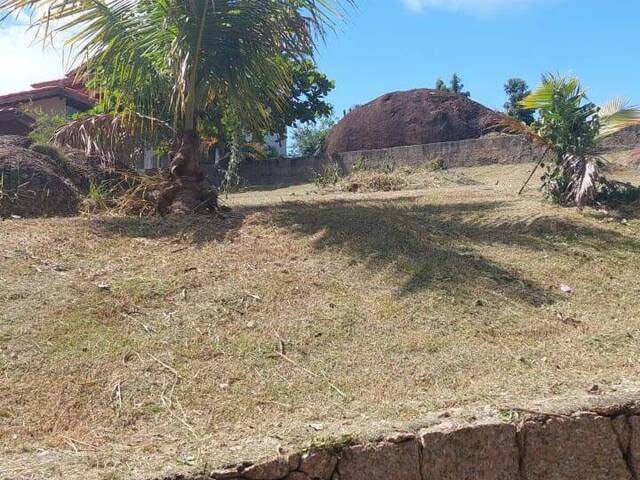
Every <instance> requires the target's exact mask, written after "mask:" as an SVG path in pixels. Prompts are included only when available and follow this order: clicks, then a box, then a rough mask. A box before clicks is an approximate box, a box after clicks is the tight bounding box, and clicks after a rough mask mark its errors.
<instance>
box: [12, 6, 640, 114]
mask: <svg viewBox="0 0 640 480" xmlns="http://www.w3.org/2000/svg"><path fill="white" fill-rule="evenodd" d="M358 4H359V7H358V9H357V10H356V11H352V12H351V14H350V18H349V21H348V22H347V23H346V24H343V25H341V26H340V30H339V32H337V33H336V34H335V35H331V36H330V37H329V39H328V41H327V43H326V44H325V45H323V46H322V47H321V49H320V54H319V57H318V60H319V64H320V68H321V69H322V70H324V71H325V72H326V73H327V74H328V75H329V76H330V77H331V78H333V79H335V80H336V82H337V86H336V90H335V91H334V92H333V93H332V95H331V101H332V102H333V103H334V104H335V107H336V113H337V114H340V113H341V112H342V110H343V109H346V108H349V107H350V106H352V105H354V104H362V103H366V102H367V101H369V100H372V99H373V98H375V97H377V96H379V95H381V94H383V93H386V92H389V91H395V90H404V89H410V88H417V87H432V86H433V85H434V83H435V80H436V78H437V77H439V76H442V77H443V78H445V79H448V78H449V77H450V75H451V73H452V72H454V71H455V72H458V73H459V74H460V75H461V76H462V79H463V81H464V83H465V85H466V87H467V88H468V89H469V90H470V91H471V94H472V98H474V99H475V100H477V101H479V102H481V103H484V104H485V105H487V106H489V107H492V108H499V107H501V106H502V104H503V103H504V93H503V91H502V85H503V84H504V82H505V81H506V80H507V79H508V78H509V77H521V78H524V79H525V80H527V81H528V82H529V84H530V85H534V84H536V83H537V82H538V79H539V77H540V74H541V73H542V72H545V71H549V72H561V73H575V74H576V75H578V76H579V77H580V78H581V79H582V81H583V83H584V85H585V86H586V87H587V88H588V89H589V91H590V93H591V96H592V98H593V99H594V100H595V101H602V100H606V99H608V98H610V97H615V96H620V95H622V96H627V97H629V98H630V99H631V100H632V101H634V102H637V103H639V104H640V83H639V82H638V79H639V78H640V63H639V62H638V61H637V57H638V47H639V46H640V35H639V34H638V28H637V25H638V22H639V20H640V1H639V0H607V1H604V0H359V2H358ZM31 39H32V34H30V33H28V32H26V31H25V26H24V25H23V24H21V23H20V22H18V23H15V22H14V23H12V24H11V25H9V24H5V25H3V26H2V27H0V59H1V60H2V64H3V68H4V71H5V73H4V74H3V75H1V76H0V94H2V93H8V92H11V91H16V90H19V89H24V88H28V86H29V84H30V83H33V82H37V81H42V80H49V79H51V78H55V77H56V76H59V75H61V74H62V73H63V71H64V63H63V59H62V52H61V50H60V49H58V50H57V51H55V50H51V49H48V50H46V51H44V52H43V51H42V47H41V46H29V44H30V41H31Z"/></svg>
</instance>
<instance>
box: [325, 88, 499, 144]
mask: <svg viewBox="0 0 640 480" xmlns="http://www.w3.org/2000/svg"><path fill="white" fill-rule="evenodd" d="M498 117H499V114H497V113H496V112H494V111H492V110H490V109H488V108H486V107H484V106H483V105H481V104H479V103H477V102H474V101H473V100H470V99H469V98H467V97H464V96H461V95H456V94H453V93H448V92H441V91H438V90H429V89H418V90H410V91H406V92H394V93H388V94H386V95H383V96H381V97H379V98H377V99H375V100H373V101H372V102H370V103H368V104H366V105H363V106H362V107H358V108H356V109H354V110H352V111H351V112H349V113H348V114H347V115H346V116H345V117H344V118H343V119H342V120H341V121H340V122H338V124H337V125H336V126H335V127H334V128H333V130H332V131H331V133H330V134H329V137H328V138H327V141H326V143H325V151H326V153H328V154H333V153H341V152H353V151H358V150H377V149H382V148H391V147H399V146H406V145H423V144H427V143H438V142H450V141H456V140H467V139H471V138H478V137H481V136H482V135H485V134H487V133H490V132H493V131H497V130H498V128H497V127H496V120H497V119H498Z"/></svg>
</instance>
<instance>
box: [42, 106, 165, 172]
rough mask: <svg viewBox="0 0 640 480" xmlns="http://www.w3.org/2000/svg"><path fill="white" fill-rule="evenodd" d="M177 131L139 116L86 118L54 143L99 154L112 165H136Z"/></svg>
mask: <svg viewBox="0 0 640 480" xmlns="http://www.w3.org/2000/svg"><path fill="white" fill-rule="evenodd" d="M174 136H175V131H174V130H173V128H172V127H171V126H170V125H169V124H167V123H166V122H163V121H162V120H158V119H156V118H153V117H149V116H146V115H140V114H138V113H122V114H103V115H91V116H87V117H83V118H81V119H79V120H76V121H74V122H71V123H69V124H68V125H65V126H64V127H62V128H61V129H60V130H59V131H58V132H56V134H55V136H54V138H53V140H54V141H55V142H56V143H58V144H60V145H66V146H69V147H72V148H78V149H82V150H84V151H85V153H86V154H87V156H93V155H97V156H99V157H101V158H102V159H103V160H104V162H105V163H108V164H111V165H113V164H129V163H135V160H136V158H137V157H140V156H143V155H144V151H145V149H148V148H151V147H152V146H155V145H158V143H159V141H161V140H166V141H173V139H174Z"/></svg>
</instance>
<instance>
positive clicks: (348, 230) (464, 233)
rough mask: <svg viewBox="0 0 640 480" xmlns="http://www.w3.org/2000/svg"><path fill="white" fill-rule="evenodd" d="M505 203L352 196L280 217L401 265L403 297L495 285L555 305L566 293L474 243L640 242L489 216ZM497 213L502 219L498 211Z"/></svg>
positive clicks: (368, 258) (550, 222)
mask: <svg viewBox="0 0 640 480" xmlns="http://www.w3.org/2000/svg"><path fill="white" fill-rule="evenodd" d="M502 205H503V203H502V202H472V203H455V204H447V205H428V204H426V205H425V204H416V203H415V202H404V203H402V202H396V201H394V202H393V203H391V202H381V201H380V200H373V201H358V202H353V201H349V200H347V201H333V202H327V203H322V204H303V203H298V204H284V205H280V206H278V207H275V208H274V209H273V211H272V217H273V218H274V219H275V221H276V222H277V223H278V224H279V225H280V226H283V227H285V228H288V229H290V230H292V231H293V232H295V233H297V234H300V235H304V236H313V237H314V241H313V245H314V246H315V248H318V249H325V248H339V249H340V251H341V253H346V254H347V255H350V256H352V257H353V258H355V259H357V260H359V261H360V262H363V263H365V264H366V265H368V267H369V268H371V269H372V270H378V269H380V268H383V267H386V266H388V265H393V266H394V267H395V268H397V269H398V271H399V272H400V273H402V274H404V275H403V276H405V277H406V278H407V279H406V281H405V282H404V284H403V285H402V287H401V288H400V290H399V292H398V294H399V295H401V296H402V295H406V294H408V293H411V292H415V291H419V290H424V289H431V290H440V291H447V292H451V293H454V292H458V293H467V294H469V295H471V294H473V292H474V291H475V292H478V291H486V290H491V291H493V292H495V293H498V294H500V295H503V296H506V297H508V298H511V299H512V300H515V301H518V302H524V303H527V304H530V305H533V306H541V305H544V304H550V303H553V302H554V301H555V300H556V299H557V298H558V295H557V294H556V293H555V292H554V291H553V290H550V289H549V288H548V287H545V286H542V285H539V284H536V283H535V282H534V281H532V280H530V279H527V278H525V276H524V275H523V274H522V273H520V272H519V271H518V270H521V269H519V268H518V269H514V268H511V267H506V266H503V265H500V264H499V263H497V262H496V261H494V260H491V259H489V258H485V257H483V256H482V255H480V254H478V253H477V251H476V250H475V249H474V247H476V246H482V245H485V246H486V245H494V246H496V247H498V248H499V247H501V246H502V247H506V246H518V247H522V248H524V249H529V250H533V251H540V250H555V251H559V250H561V249H562V248H565V249H566V244H567V243H569V244H575V245H576V246H580V247H587V248H596V249H599V248H611V247H612V246H613V245H615V246H617V247H620V248H637V247H638V244H637V242H631V241H630V240H629V239H628V238H625V237H622V236H620V235H617V234H615V232H611V231H608V230H604V229H598V228H590V227H586V226H582V225H576V224H574V223H572V222H569V221H567V220H563V219H559V218H555V217H534V218H533V219H525V220H523V219H515V220H514V219H507V220H493V221H492V220H485V219H484V218H482V217H484V216H485V215H484V214H485V213H490V212H494V211H495V210H496V209H498V208H500V207H501V206H502ZM492 216H493V217H494V218H495V212H494V213H492ZM474 217H475V218H474ZM630 242H631V243H630ZM633 243H635V245H634V244H633ZM562 245H564V247H563V246H562ZM559 254H560V255H562V254H565V253H563V252H560V253H559ZM522 270H524V269H522Z"/></svg>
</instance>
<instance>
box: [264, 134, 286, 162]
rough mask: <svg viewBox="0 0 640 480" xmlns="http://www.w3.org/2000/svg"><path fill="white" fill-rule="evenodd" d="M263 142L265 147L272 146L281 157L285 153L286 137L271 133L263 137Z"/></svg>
mask: <svg viewBox="0 0 640 480" xmlns="http://www.w3.org/2000/svg"><path fill="white" fill-rule="evenodd" d="M264 144H265V145H266V146H267V148H272V149H273V150H274V151H275V152H277V153H278V155H280V156H281V157H285V156H286V155H287V137H286V136H281V135H277V134H271V135H267V136H266V137H264Z"/></svg>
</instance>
